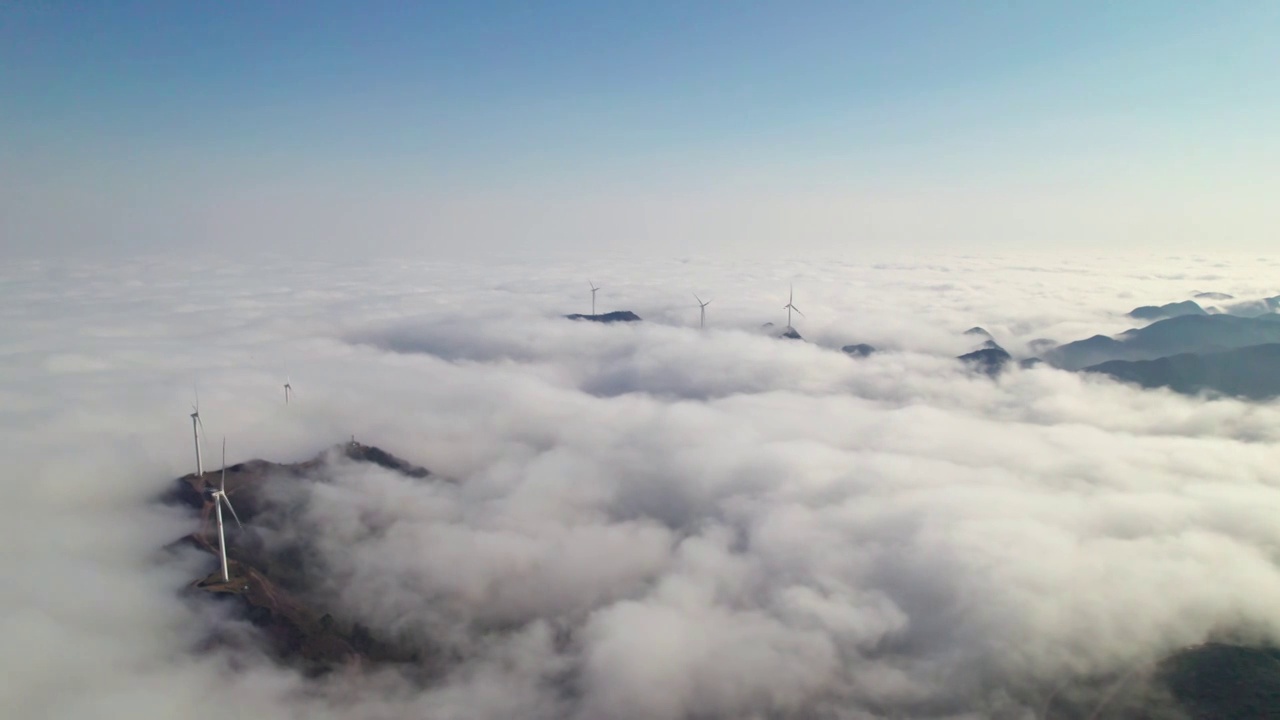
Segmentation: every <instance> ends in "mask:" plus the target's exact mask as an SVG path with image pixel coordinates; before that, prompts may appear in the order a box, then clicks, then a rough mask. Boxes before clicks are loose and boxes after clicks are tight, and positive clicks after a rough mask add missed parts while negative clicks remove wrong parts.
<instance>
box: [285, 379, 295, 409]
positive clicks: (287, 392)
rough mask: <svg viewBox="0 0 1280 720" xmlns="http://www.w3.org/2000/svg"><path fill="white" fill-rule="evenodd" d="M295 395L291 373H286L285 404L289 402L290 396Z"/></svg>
mask: <svg viewBox="0 0 1280 720" xmlns="http://www.w3.org/2000/svg"><path fill="white" fill-rule="evenodd" d="M291 395H293V386H292V385H290V384H289V373H285V375H284V404H285V405H288V404H289V397H290V396H291Z"/></svg>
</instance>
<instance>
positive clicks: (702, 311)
mask: <svg viewBox="0 0 1280 720" xmlns="http://www.w3.org/2000/svg"><path fill="white" fill-rule="evenodd" d="M693 299H694V300H697V301H698V327H704V326H706V324H707V306H708V305H710V304H711V301H710V300H708V301H706V302H702V298H700V297H698V293H694V294H693Z"/></svg>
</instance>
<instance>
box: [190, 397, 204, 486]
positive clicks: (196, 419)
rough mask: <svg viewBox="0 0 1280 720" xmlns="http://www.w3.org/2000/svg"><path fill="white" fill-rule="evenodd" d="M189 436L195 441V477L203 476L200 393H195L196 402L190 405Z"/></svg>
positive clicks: (202, 424)
mask: <svg viewBox="0 0 1280 720" xmlns="http://www.w3.org/2000/svg"><path fill="white" fill-rule="evenodd" d="M191 411H192V412H191V435H192V437H194V438H195V441H196V477H199V476H201V475H204V462H203V460H202V459H201V458H200V434H201V431H203V430H204V421H203V420H201V419H200V391H199V390H197V391H196V401H195V403H193V404H192V405H191Z"/></svg>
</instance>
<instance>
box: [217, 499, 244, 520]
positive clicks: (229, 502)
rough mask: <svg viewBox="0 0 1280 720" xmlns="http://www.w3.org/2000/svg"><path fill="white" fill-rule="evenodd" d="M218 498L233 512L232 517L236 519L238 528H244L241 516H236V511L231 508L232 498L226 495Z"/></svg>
mask: <svg viewBox="0 0 1280 720" xmlns="http://www.w3.org/2000/svg"><path fill="white" fill-rule="evenodd" d="M218 497H219V498H221V499H222V502H224V503H226V504H227V509H228V510H230V511H231V517H233V518H235V519H236V527H244V524H243V523H241V522H240V516H239V515H237V514H236V509H235V508H233V507H231V498H229V497H227V496H226V495H219V496H218Z"/></svg>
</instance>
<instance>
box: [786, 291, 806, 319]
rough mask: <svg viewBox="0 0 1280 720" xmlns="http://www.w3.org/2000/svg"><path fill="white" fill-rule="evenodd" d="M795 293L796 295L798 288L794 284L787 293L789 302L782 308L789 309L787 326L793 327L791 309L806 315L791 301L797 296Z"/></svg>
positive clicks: (802, 315)
mask: <svg viewBox="0 0 1280 720" xmlns="http://www.w3.org/2000/svg"><path fill="white" fill-rule="evenodd" d="M795 295H796V288H795V286H794V285H792V286H791V290H790V292H788V293H787V304H786V305H783V306H782V309H783V310H786V311H787V327H791V311H792V310H795V311H796V314H797V315H799V316H800V317H804V313H802V312H800V308H798V307H796V306H795V305H794V304H793V303H792V302H791V301H792V299H794V298H795Z"/></svg>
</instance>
